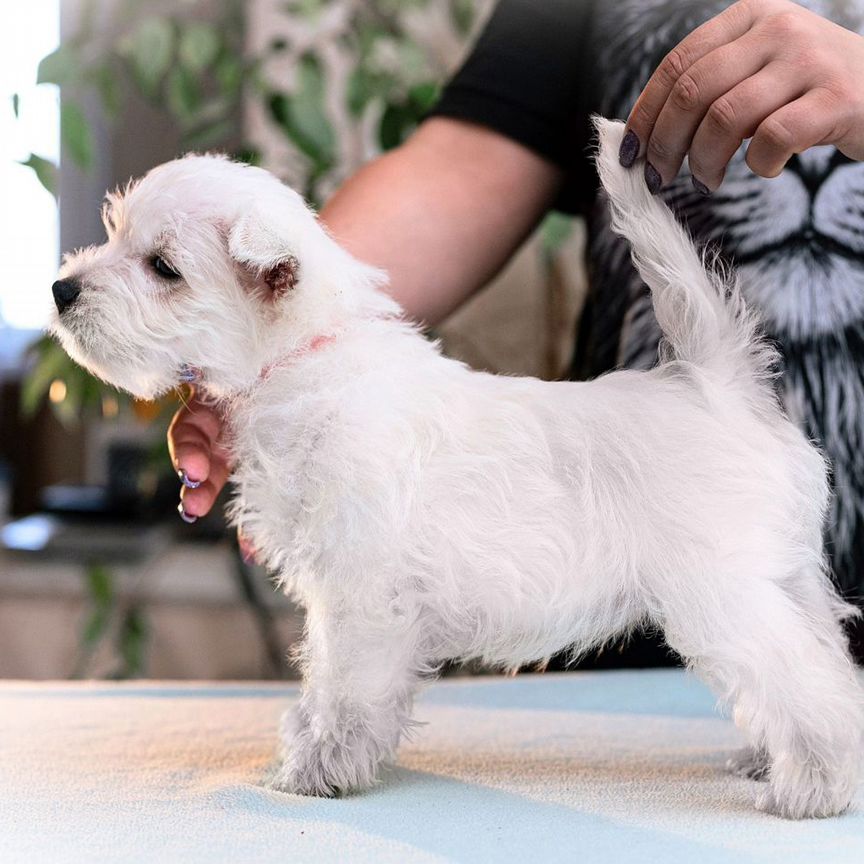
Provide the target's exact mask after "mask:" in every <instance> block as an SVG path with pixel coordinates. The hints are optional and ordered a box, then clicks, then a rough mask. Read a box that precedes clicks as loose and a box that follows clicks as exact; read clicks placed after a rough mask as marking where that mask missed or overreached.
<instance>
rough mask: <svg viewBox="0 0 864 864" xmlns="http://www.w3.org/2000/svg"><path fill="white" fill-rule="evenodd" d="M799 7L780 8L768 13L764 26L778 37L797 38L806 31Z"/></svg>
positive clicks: (769, 32)
mask: <svg viewBox="0 0 864 864" xmlns="http://www.w3.org/2000/svg"><path fill="white" fill-rule="evenodd" d="M801 19H802V16H801V11H800V10H799V9H785V8H784V9H780V10H777V11H775V12H773V13H771V14H770V15H767V16H766V17H765V19H764V21H763V24H762V28H763V30H764V31H765V32H766V34H767V35H770V36H773V37H774V38H776V39H783V40H787V41H788V40H789V39H797V38H798V37H799V36H801V35H802V34H803V33H804V32H805V31H806V26H804V24H803V22H802V20H801Z"/></svg>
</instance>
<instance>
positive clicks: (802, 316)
mask: <svg viewBox="0 0 864 864" xmlns="http://www.w3.org/2000/svg"><path fill="white" fill-rule="evenodd" d="M728 5H730V4H729V3H728V2H723V0H615V2H601V0H597V2H591V0H501V2H499V4H498V6H497V7H496V9H495V11H494V12H493V14H492V17H491V19H490V21H489V22H488V24H487V26H486V28H485V30H484V32H483V33H482V34H481V36H480V38H479V40H478V42H477V44H476V46H475V48H474V50H473V53H472V54H471V55H470V56H469V58H468V60H467V61H466V63H465V64H464V66H463V67H462V69H461V70H460V71H459V72H458V73H457V74H456V76H455V77H454V79H453V80H452V81H451V82H450V84H449V85H448V86H447V87H446V88H445V90H444V93H443V94H442V97H441V100H440V103H439V104H438V106H437V107H436V109H435V110H434V111H433V114H438V115H443V116H450V117H456V118H459V119H465V120H470V121H473V122H478V123H481V124H484V125H487V126H490V127H491V128H494V129H497V130H498V131H500V132H502V133H503V134H505V135H507V136H509V137H511V138H513V139H514V140H517V141H520V142H521V143H523V144H525V145H526V146H528V147H530V148H532V149H533V150H535V151H536V152H538V153H540V154H541V155H543V156H545V157H546V158H548V159H550V160H552V161H554V162H555V163H557V164H558V165H560V166H561V167H563V168H564V169H565V171H566V175H567V181H566V186H565V190H564V192H563V193H562V197H561V200H560V202H559V205H558V206H559V209H562V210H565V211H567V212H571V213H581V214H583V215H585V216H586V217H587V219H588V225H589V238H590V240H589V272H590V275H591V280H590V281H591V290H590V292H589V300H588V304H587V306H586V309H585V312H584V314H583V316H582V321H581V324H580V329H579V334H578V338H577V340H576V351H575V356H574V360H573V375H574V377H579V378H587V377H592V376H595V375H598V374H600V373H602V372H605V371H607V370H609V369H613V368H620V367H629V368H647V367H650V366H651V365H653V364H654V363H655V362H656V358H657V347H658V340H659V335H660V333H659V330H658V327H657V323H656V321H655V320H654V315H653V312H652V307H651V298H650V296H649V294H648V291H647V288H646V286H645V285H644V284H643V283H642V281H641V280H640V278H639V276H638V275H637V273H636V272H635V270H634V268H633V266H632V264H631V261H630V255H629V251H628V249H627V247H626V244H625V243H624V242H623V241H622V240H621V239H620V238H618V237H616V236H614V235H613V234H612V233H611V232H610V230H609V226H608V222H607V215H606V213H607V210H606V207H605V206H604V202H603V201H602V200H600V198H599V196H598V194H597V186H598V184H597V180H596V176H595V175H594V172H593V167H592V164H591V159H590V128H589V123H588V118H589V116H590V114H591V113H592V112H599V113H601V114H603V115H606V116H609V117H620V118H626V117H627V114H628V113H629V111H630V108H631V107H632V105H633V103H634V102H635V100H636V97H637V96H638V94H639V93H640V92H641V90H642V88H643V87H644V85H645V83H646V82H647V80H648V78H649V76H650V75H651V73H652V72H653V71H654V69H655V68H656V67H657V65H658V64H659V63H660V61H661V60H662V59H663V57H664V56H665V54H666V53H667V52H668V51H669V50H670V49H671V48H673V47H674V46H675V45H677V44H678V42H680V41H681V40H682V39H683V38H684V37H685V36H686V35H687V34H688V33H690V32H691V31H692V30H694V29H695V28H696V27H697V26H699V25H700V24H702V23H703V22H705V21H707V20H708V19H709V18H712V17H714V16H715V15H716V14H718V13H719V12H721V11H722V10H723V9H724V8H725V7H726V6H728ZM802 5H804V6H806V7H808V8H810V9H811V10H812V11H814V12H816V13H818V14H820V15H822V16H824V17H827V18H831V19H833V20H834V21H836V22H837V23H839V24H841V25H842V26H844V27H847V28H848V29H851V30H854V31H856V32H859V33H862V34H864V0H804V2H803V3H802ZM744 149H745V148H744V147H743V146H742V148H741V150H739V152H738V154H737V155H736V156H735V158H734V159H733V161H732V163H731V165H730V166H729V170H728V172H727V174H726V179H725V180H724V182H723V184H722V186H721V187H720V188H719V190H717V191H716V192H715V193H714V194H712V195H710V196H708V197H703V196H702V195H699V194H698V193H697V192H696V191H695V190H694V188H693V186H692V184H691V182H690V176H689V174H688V172H687V169H686V163H685V167H684V169H683V170H682V172H681V174H680V175H679V176H678V178H677V179H676V180H675V181H674V182H672V183H671V184H670V185H669V186H668V187H667V188H666V189H665V190H664V191H663V192H662V193H661V194H662V195H663V197H664V198H665V200H666V201H667V203H668V204H669V205H670V206H671V207H672V208H673V210H674V211H675V212H676V214H677V215H678V217H679V218H680V220H681V221H683V222H684V223H686V225H687V226H688V227H689V229H690V231H691V232H692V233H693V234H694V235H695V236H696V237H697V238H698V239H699V240H700V241H701V242H702V243H704V244H709V245H710V246H711V247H713V248H716V249H717V250H718V251H719V253H720V255H721V258H723V259H725V260H727V261H729V262H731V263H734V265H735V266H736V267H737V268H738V270H739V272H740V274H741V281H742V283H743V286H744V291H745V295H746V297H747V299H748V301H749V302H750V303H751V304H752V305H753V306H755V307H757V308H758V309H759V311H760V313H761V315H762V318H763V320H764V322H765V326H766V329H767V332H768V335H769V336H770V337H771V338H772V339H774V340H775V341H776V342H777V344H778V345H779V347H780V348H781V352H782V356H783V359H784V370H783V374H782V377H781V379H780V382H779V386H780V388H781V392H782V396H783V398H784V400H785V403H786V406H787V409H788V410H789V412H790V414H791V415H792V416H793V417H794V418H796V419H797V421H798V422H799V423H800V424H801V425H802V427H803V428H804V429H805V430H806V432H807V433H808V434H809V435H810V436H811V437H812V438H813V439H815V440H816V441H817V442H818V443H819V444H820V445H821V447H822V448H823V450H824V452H825V453H826V455H827V456H828V457H829V459H830V461H831V464H832V466H833V483H834V493H835V494H834V498H833V505H832V512H831V514H830V524H829V535H828V544H829V551H830V554H831V557H832V563H833V568H834V573H835V578H836V580H837V582H838V584H839V585H840V587H841V588H842V589H843V590H844V591H845V592H846V593H847V595H848V596H849V597H850V599H853V600H855V601H858V602H860V601H861V596H862V594H864V164H860V163H856V162H853V161H851V160H850V159H848V158H846V157H845V156H843V154H842V153H840V152H839V151H838V150H836V149H835V148H834V147H814V148H812V149H811V150H808V151H806V152H805V153H803V154H801V155H800V156H796V157H794V158H793V159H792V160H791V161H790V162H789V164H788V165H787V166H786V168H785V170H784V171H783V173H782V174H781V175H780V176H779V177H778V178H776V179H773V180H766V179H763V178H760V177H757V176H756V175H754V174H753V173H752V172H751V171H750V170H749V169H748V168H747V166H746V164H745V162H744Z"/></svg>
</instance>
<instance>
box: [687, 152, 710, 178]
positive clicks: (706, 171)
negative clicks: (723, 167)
mask: <svg viewBox="0 0 864 864" xmlns="http://www.w3.org/2000/svg"><path fill="white" fill-rule="evenodd" d="M687 167H688V168H689V169H690V173H691V174H692V175H693V176H694V177H698V178H699V179H700V180H703V181H705V182H710V181H711V180H712V179H713V177H714V175H715V174H716V173H717V172H716V169H715V168H714V166H713V165H709V164H708V162H707V161H706V160H704V159H702V158H701V157H700V156H699V155H698V154H696V153H694V152H693V151H692V150H691V151H690V153H688V154H687Z"/></svg>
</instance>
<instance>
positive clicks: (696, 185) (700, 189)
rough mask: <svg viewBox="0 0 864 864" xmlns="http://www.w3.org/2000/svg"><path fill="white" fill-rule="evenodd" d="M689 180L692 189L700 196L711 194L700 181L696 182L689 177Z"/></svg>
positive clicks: (693, 178)
mask: <svg viewBox="0 0 864 864" xmlns="http://www.w3.org/2000/svg"><path fill="white" fill-rule="evenodd" d="M690 180H691V181H692V182H693V188H694V189H695V190H696V191H697V192H698V193H699V194H700V195H710V194H711V190H710V189H709V188H708V187H707V186H706V185H705V184H704V183H703V182H702V181H701V180H697V179H696V178H695V177H691V178H690Z"/></svg>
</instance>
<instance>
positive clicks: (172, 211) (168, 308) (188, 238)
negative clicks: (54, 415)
mask: <svg viewBox="0 0 864 864" xmlns="http://www.w3.org/2000/svg"><path fill="white" fill-rule="evenodd" d="M102 216H103V222H104V224H105V230H106V232H107V234H108V242H107V243H105V244H104V245H102V246H98V247H90V248H87V249H83V250H80V251H78V252H76V253H74V254H72V255H69V256H67V257H66V258H65V259H64V262H63V266H62V268H61V271H60V274H59V278H58V281H57V282H55V283H54V286H53V293H54V300H55V305H56V314H55V315H54V317H53V320H52V322H51V325H50V329H51V331H52V332H53V333H54V334H55V335H56V336H57V337H58V338H59V339H60V341H61V342H62V344H63V347H64V348H65V349H66V351H67V352H68V353H69V355H70V356H71V357H72V358H73V359H74V360H76V361H77V362H78V363H80V364H81V365H82V366H84V367H85V368H87V369H89V370H90V371H91V372H93V373H94V374H96V375H98V376H99V377H100V378H102V379H104V380H105V381H108V382H109V383H111V384H114V385H115V386H118V387H121V388H123V389H125V390H128V391H129V392H131V393H132V394H133V395H135V396H138V397H140V398H153V397H155V396H157V395H159V394H161V393H164V392H165V391H167V390H170V389H171V388H172V387H174V386H175V385H176V384H177V383H178V381H182V380H189V370H195V375H196V376H200V377H201V378H202V379H203V381H204V382H206V386H207V388H208V390H210V391H211V392H213V393H215V394H216V395H224V394H228V393H231V392H234V391H237V390H240V389H244V388H245V387H248V386H249V385H250V384H252V383H253V382H254V381H255V380H256V379H257V377H258V375H259V374H260V372H261V370H262V369H263V368H264V367H265V366H266V365H267V364H268V363H271V362H273V361H274V360H276V359H278V358H279V357H282V356H284V355H285V354H287V353H290V352H291V351H292V350H297V349H298V348H300V347H301V346H303V345H304V343H306V342H308V341H309V340H311V339H314V338H315V337H316V336H319V335H322V334H326V333H328V332H332V331H333V330H334V329H336V328H338V327H341V326H344V325H345V324H346V323H347V322H348V321H349V320H350V319H351V318H352V317H353V316H356V315H363V314H375V313H379V314H380V313H381V312H392V311H394V309H395V308H396V307H395V304H394V303H393V301H391V300H389V298H387V297H386V296H385V295H384V294H382V293H381V292H379V291H377V290H376V289H377V288H378V287H380V286H381V285H382V284H383V282H384V281H385V280H384V276H383V274H382V273H380V271H377V270H374V269H372V268H370V267H367V266H365V265H363V264H360V263H359V262H358V261H356V260H355V259H353V258H352V257H351V256H350V255H348V253H347V252H345V251H344V250H343V249H341V248H340V247H339V246H338V245H337V244H336V243H335V242H334V241H333V239H332V238H331V237H329V235H328V234H327V233H326V232H325V231H324V230H323V228H322V227H321V225H320V224H319V223H318V221H317V219H316V217H315V215H314V214H313V213H312V212H311V211H310V210H309V208H308V207H307V206H306V204H305V203H304V201H303V200H302V198H301V197H300V196H299V195H297V194H296V193H295V192H293V191H292V190H291V189H289V188H288V187H286V186H284V185H282V184H281V183H280V182H279V181H278V180H277V179H276V178H275V177H273V176H272V175H270V174H268V173H267V172H266V171H264V170H262V169H260V168H253V167H250V166H248V165H242V164H239V163H235V162H231V161H230V160H228V159H226V158H223V157H219V156H187V157H185V158H183V159H178V160H175V161H173V162H168V163H166V164H165V165H161V166H159V167H158V168H155V169H153V170H152V171H151V172H150V173H148V174H147V175H146V176H145V177H144V178H143V179H142V180H140V181H138V182H137V183H132V184H130V185H129V186H128V187H127V188H126V189H125V190H124V191H123V192H117V193H114V194H110V195H108V197H107V199H106V203H105V206H104V207H103V213H102Z"/></svg>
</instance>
